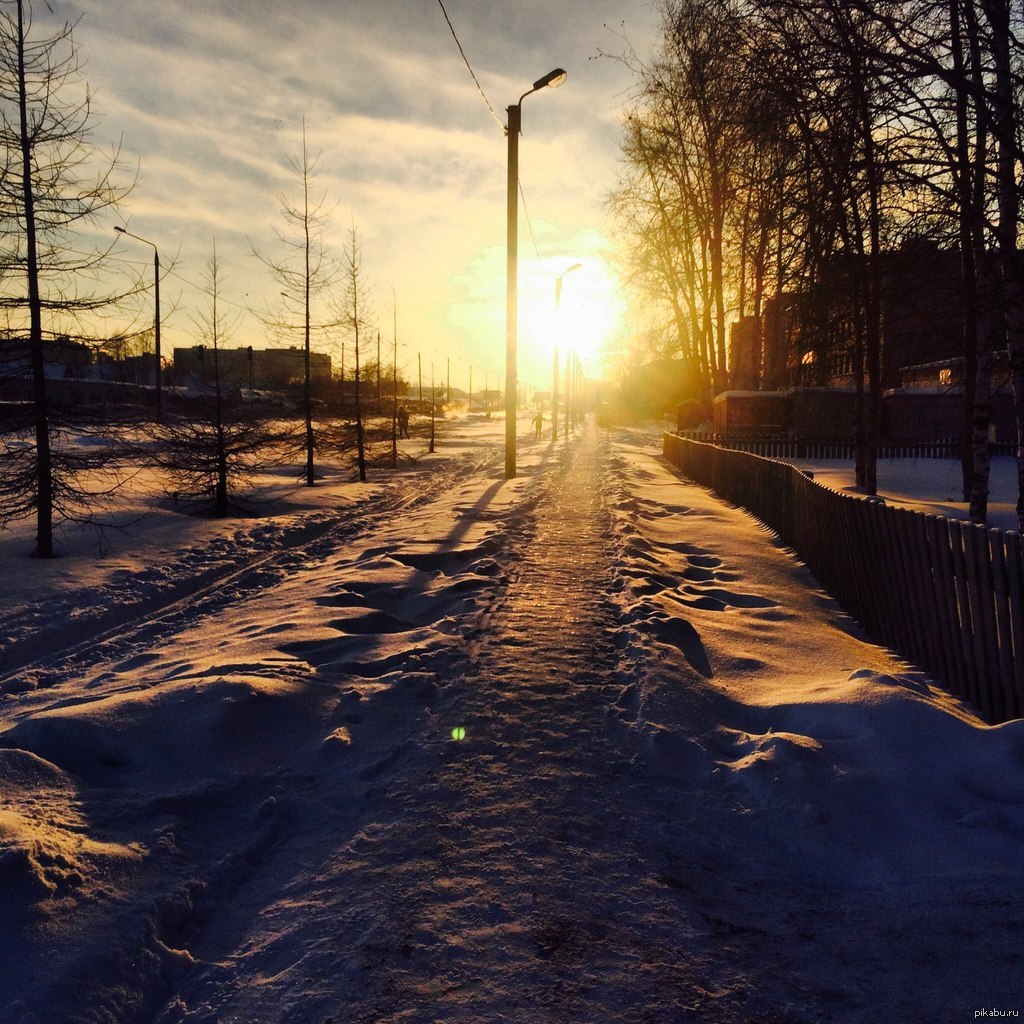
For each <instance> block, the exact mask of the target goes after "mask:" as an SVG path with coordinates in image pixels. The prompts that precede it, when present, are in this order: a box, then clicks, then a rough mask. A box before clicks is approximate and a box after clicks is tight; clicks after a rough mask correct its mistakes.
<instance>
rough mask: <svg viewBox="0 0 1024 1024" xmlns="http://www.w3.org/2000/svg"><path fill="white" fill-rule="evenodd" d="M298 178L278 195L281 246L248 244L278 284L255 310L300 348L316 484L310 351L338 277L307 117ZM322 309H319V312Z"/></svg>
mask: <svg viewBox="0 0 1024 1024" xmlns="http://www.w3.org/2000/svg"><path fill="white" fill-rule="evenodd" d="M288 164H289V167H290V168H291V170H292V173H293V174H294V176H295V179H296V181H297V183H298V192H299V197H298V198H297V199H292V198H290V197H289V196H287V195H284V194H282V195H281V196H280V205H281V214H282V216H283V218H284V222H285V228H284V230H280V229H275V234H276V235H277V240H278V244H279V246H280V250H279V251H278V252H277V253H276V254H275V255H274V256H269V255H267V254H265V253H263V252H261V251H260V250H259V249H258V248H257V247H256V246H255V245H252V244H251V243H250V245H251V248H252V251H253V254H254V255H255V256H256V258H257V259H258V260H259V261H260V262H261V263H262V264H263V265H264V266H265V267H266V268H267V269H268V270H269V271H270V273H271V276H272V277H273V279H274V281H275V282H276V284H277V286H278V298H277V299H276V300H274V301H272V302H271V303H270V306H269V308H268V309H267V310H266V311H264V312H262V313H258V314H257V316H258V317H259V319H260V320H261V322H262V323H263V324H264V326H266V327H267V328H268V329H269V330H270V331H271V332H272V333H273V334H275V335H276V336H278V337H280V338H296V337H298V338H300V339H301V341H302V349H303V367H304V375H303V383H302V412H303V419H304V434H303V447H304V450H305V478H306V486H307V487H312V486H314V484H315V483H316V467H315V461H314V459H315V450H316V433H315V431H314V429H313V378H312V370H311V365H310V362H311V361H310V353H311V351H312V342H313V337H314V335H317V336H319V337H320V338H324V337H326V335H327V334H329V333H330V331H332V330H333V329H334V328H335V327H336V326H337V322H336V320H335V319H334V318H333V317H331V316H329V315H328V314H329V296H330V293H331V290H332V289H333V288H334V287H335V285H336V284H337V280H338V274H339V270H338V265H337V263H336V262H335V261H334V260H332V259H331V258H330V256H329V254H328V252H327V248H326V244H325V241H324V236H325V234H326V231H327V227H328V224H329V220H330V212H331V208H330V207H329V206H328V203H327V193H326V191H320V192H318V193H316V194H313V193H312V189H313V184H314V180H315V178H316V176H317V173H318V165H319V157H318V156H311V155H310V153H309V150H308V148H307V145H306V121H305V119H304V118H303V121H302V151H301V153H300V155H299V156H297V157H289V159H288ZM321 311H322V314H321Z"/></svg>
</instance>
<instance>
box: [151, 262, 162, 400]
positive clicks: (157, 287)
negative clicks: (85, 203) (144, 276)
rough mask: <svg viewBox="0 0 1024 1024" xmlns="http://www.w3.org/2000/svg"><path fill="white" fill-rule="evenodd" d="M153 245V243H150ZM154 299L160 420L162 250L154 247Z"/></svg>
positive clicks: (154, 346) (154, 345)
mask: <svg viewBox="0 0 1024 1024" xmlns="http://www.w3.org/2000/svg"><path fill="white" fill-rule="evenodd" d="M150 244H151V245H153V243H150ZM153 298H154V304H155V306H156V312H155V321H154V324H153V348H154V350H155V355H156V418H157V420H159V419H160V418H161V417H162V416H163V411H164V400H163V395H164V390H163V376H164V374H163V360H162V359H161V358H160V250H159V249H158V248H157V247H156V246H155V245H153Z"/></svg>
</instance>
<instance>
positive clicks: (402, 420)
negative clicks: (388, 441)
mask: <svg viewBox="0 0 1024 1024" xmlns="http://www.w3.org/2000/svg"><path fill="white" fill-rule="evenodd" d="M398 436H399V437H408V436H409V410H408V409H406V407H405V406H404V405H402V406H399V409H398Z"/></svg>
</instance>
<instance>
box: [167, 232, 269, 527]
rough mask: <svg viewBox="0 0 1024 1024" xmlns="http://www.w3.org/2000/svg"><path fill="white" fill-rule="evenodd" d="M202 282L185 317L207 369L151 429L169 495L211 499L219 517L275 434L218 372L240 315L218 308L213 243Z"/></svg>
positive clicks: (262, 461) (265, 461) (264, 462)
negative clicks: (179, 405)
mask: <svg viewBox="0 0 1024 1024" xmlns="http://www.w3.org/2000/svg"><path fill="white" fill-rule="evenodd" d="M205 285H206V305H205V308H204V309H203V310H202V312H201V313H200V314H199V315H198V316H196V317H195V318H193V321H192V322H193V325H194V327H195V331H196V337H197V340H198V341H199V343H200V344H201V345H202V346H203V351H204V360H205V359H208V364H207V365H208V366H209V376H208V377H207V378H206V379H205V380H204V382H203V386H202V392H201V394H200V395H198V396H197V397H196V398H193V399H191V400H190V402H189V405H188V406H187V407H185V408H183V409H181V410H180V411H176V412H174V413H172V414H170V415H168V416H165V417H164V420H163V422H162V423H157V424H154V426H153V428H152V429H153V431H154V432H155V437H156V439H157V442H158V443H157V446H156V448H155V461H156V463H157V465H158V466H159V467H160V468H161V469H162V470H163V471H164V472H165V473H166V474H167V477H168V479H169V483H170V489H171V490H172V491H173V493H174V494H175V496H176V497H177V498H184V499H185V500H188V501H195V502H199V503H203V504H206V503H209V502H211V501H212V506H213V514H214V515H215V516H216V517H218V518H223V517H224V516H227V515H228V514H229V511H230V508H231V505H232V504H233V503H236V502H237V499H238V497H239V496H240V495H242V494H243V493H244V491H245V490H247V489H249V488H250V487H251V485H252V478H253V475H254V474H255V473H256V472H258V471H259V470H260V469H264V468H266V467H267V466H269V465H271V464H273V462H275V461H276V459H277V458H278V457H279V452H280V451H281V446H280V444H279V442H281V441H282V440H283V439H281V438H279V437H278V435H277V433H276V432H275V431H274V430H273V428H272V425H271V423H270V421H269V420H268V417H267V416H266V414H265V413H264V412H263V411H262V410H261V409H260V407H259V406H258V404H256V403H253V402H249V403H245V402H243V401H242V398H241V393H240V389H239V387H238V384H237V382H236V381H234V380H230V379H229V378H228V376H227V375H226V374H225V373H224V372H223V363H222V354H223V350H224V346H225V344H226V343H227V342H229V341H230V340H231V338H232V337H233V336H234V333H235V331H236V329H237V327H238V324H239V321H240V316H241V315H240V314H235V313H226V312H225V308H224V302H223V299H222V294H221V290H222V285H223V275H222V273H221V268H220V260H219V258H218V256H217V247H216V243H215V244H214V248H213V254H212V256H211V257H210V260H209V262H208V263H207V267H206V279H205Z"/></svg>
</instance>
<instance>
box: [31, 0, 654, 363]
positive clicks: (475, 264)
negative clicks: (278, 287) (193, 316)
mask: <svg viewBox="0 0 1024 1024" xmlns="http://www.w3.org/2000/svg"><path fill="white" fill-rule="evenodd" d="M53 6H54V8H55V13H54V15H52V16H51V15H50V13H49V12H48V11H47V10H45V9H44V8H43V7H39V8H38V9H37V12H36V20H37V23H39V24H40V27H44V26H43V25H42V24H41V23H42V22H44V21H45V22H48V23H49V22H55V21H56V19H61V20H62V19H64V18H68V19H70V20H75V19H78V18H80V21H79V23H78V27H77V30H76V39H77V41H78V44H79V48H80V50H81V56H82V58H83V60H84V62H85V64H86V73H87V76H88V78H89V81H90V84H91V86H92V87H93V88H94V90H95V92H96V105H97V109H98V110H99V111H100V113H101V120H100V121H99V123H98V128H97V139H100V138H104V137H107V138H115V139H116V138H117V137H121V138H122V139H123V144H124V150H125V154H126V156H127V157H128V158H129V159H132V160H134V159H137V160H138V162H139V166H140V171H141V174H140V183H139V186H138V187H137V189H136V191H135V193H134V195H133V197H132V199H131V204H130V209H129V210H128V213H130V215H131V219H132V224H133V225H134V228H133V229H134V230H137V231H138V232H139V233H140V234H143V235H144V236H145V237H148V238H153V239H154V240H157V241H159V243H160V245H161V250H162V251H163V250H165V249H166V250H167V251H170V252H173V251H174V250H175V249H176V248H177V247H178V246H180V260H179V270H180V272H181V274H182V276H183V277H186V278H190V279H198V278H199V277H200V276H201V273H202V267H203V265H204V263H205V260H206V258H207V256H208V254H209V251H210V248H211V244H212V239H213V237H215V236H216V238H217V241H218V250H219V253H220V255H221V258H222V261H223V265H224V268H225V272H226V275H227V277H228V280H229V281H230V282H232V283H234V284H236V285H237V287H238V288H239V300H240V301H242V300H243V299H244V297H245V296H246V295H248V296H249V299H248V301H250V302H252V301H253V300H254V299H255V298H256V297H258V296H259V295H260V294H261V293H262V292H263V291H266V290H267V289H268V288H271V287H273V285H272V284H271V283H270V282H268V281H267V280H266V276H265V275H264V274H263V273H262V271H261V270H260V268H259V266H258V264H257V263H256V262H255V261H254V260H253V258H252V255H251V251H250V245H249V241H248V240H249V239H252V240H253V242H255V243H256V244H258V245H259V246H260V247H261V248H263V247H265V246H266V245H269V244H271V242H272V239H273V227H274V226H275V225H279V224H280V214H279V205H280V203H279V198H280V196H281V195H282V194H286V195H294V194H295V191H296V188H297V180H296V178H295V175H294V173H293V172H292V171H291V170H290V169H289V163H288V159H289V157H292V158H294V157H295V156H296V154H297V153H299V151H300V148H301V126H302V122H303V119H305V123H306V131H307V142H308V145H309V147H310V150H311V151H313V152H316V153H319V155H320V163H319V167H320V173H319V176H318V178H317V182H316V183H317V186H318V187H319V188H322V189H323V190H325V191H326V193H327V194H328V196H329V197H330V202H331V203H332V204H336V206H337V210H336V218H335V220H336V230H335V231H334V232H333V236H334V240H335V241H336V243H337V247H338V249H339V250H340V246H341V241H342V236H343V233H344V231H345V229H346V227H347V226H348V224H349V221H350V218H354V220H355V222H356V223H357V225H358V227H359V229H360V232H361V234H362V235H363V238H364V256H365V261H366V270H367V273H368V275H369V276H370V278H371V279H375V280H377V281H378V282H379V287H380V289H381V290H382V291H384V292H387V291H389V289H390V286H391V285H392V284H393V285H394V286H395V288H396V291H397V292H398V293H399V295H400V304H401V306H402V309H403V319H404V320H405V322H406V324H407V325H408V334H409V335H411V336H412V335H414V336H416V337H418V338H419V339H420V341H419V343H420V344H422V345H423V346H425V347H427V348H430V349H432V350H435V349H437V350H440V348H441V347H442V346H444V347H447V348H448V349H451V350H453V351H457V352H458V353H461V352H469V351H473V352H480V351H482V350H484V349H487V351H492V350H493V352H494V353H495V354H496V356H495V360H494V361H495V362H498V363H500V362H501V359H500V354H501V352H502V351H503V345H504V333H503V332H504V326H503V324H504V320H503V318H504V307H503V300H502V298H501V297H502V296H503V289H504V277H503V275H504V263H503V258H501V257H502V256H503V251H504V233H505V209H504V206H505V158H506V141H505V138H504V137H503V133H502V130H501V128H500V127H499V125H498V124H496V123H495V120H494V118H493V117H492V115H491V113H490V112H489V111H488V110H487V107H486V106H485V104H484V101H483V99H482V98H481V96H480V93H479V92H478V91H477V87H476V85H474V83H473V81H472V79H471V78H470V76H469V72H468V71H467V69H466V67H465V64H464V63H463V60H462V57H461V56H460V55H459V52H458V50H457V48H456V46H455V43H454V41H453V40H452V38H451V34H450V32H449V29H448V26H447V24H446V23H445V21H444V17H443V15H442V13H441V10H440V7H439V5H437V4H435V3H431V2H428V0H344V2H339V0H291V2H289V3H288V4H283V3H281V2H280V0H203V2H201V0H162V2H161V3H159V4H140V3H138V2H130V0H54V4H53ZM445 7H446V9H447V11H448V13H449V15H450V17H451V19H452V21H453V23H454V24H455V27H456V30H457V32H458V33H459V38H460V40H461V41H462V44H463V46H464V48H465V50H466V53H467V55H468V56H469V59H470V60H471V62H472V63H473V66H474V69H475V70H476V73H477V76H478V78H479V80H480V82H481V84H482V86H483V89H484V91H485V93H486V94H487V96H488V97H489V99H490V102H491V103H492V104H493V106H494V109H495V111H496V112H497V114H498V117H499V118H500V119H501V120H504V118H505V107H506V106H507V105H508V104H509V103H512V102H515V101H516V100H517V99H518V97H519V95H520V94H521V93H522V92H524V91H525V90H527V89H528V88H529V87H530V83H531V82H532V81H533V80H534V79H535V78H537V77H539V76H540V75H542V74H544V73H545V72H546V71H548V70H549V69H550V68H551V67H554V66H562V67H565V68H566V69H567V70H568V71H569V81H568V83H567V84H566V86H565V87H564V88H563V89H561V90H558V91H557V92H556V93H547V92H546V91H545V92H544V93H543V94H537V95H535V96H531V97H529V98H528V99H527V100H526V101H525V103H524V108H523V126H524V135H523V138H522V140H521V179H522V182H523V188H524V192H525V195H526V200H527V209H528V211H529V215H530V218H531V219H532V221H533V224H534V230H535V233H537V234H538V236H539V237H538V245H539V246H540V247H541V249H542V255H544V256H549V255H550V256H555V257H559V256H561V254H563V253H569V251H570V250H571V248H572V247H573V246H579V245H581V244H583V243H582V242H581V240H582V239H590V241H588V242H587V246H588V247H590V248H588V252H589V251H590V249H591V248H592V249H594V250H595V251H596V249H597V248H600V247H601V245H605V244H606V240H602V241H601V242H600V244H598V243H597V242H595V241H594V238H595V237H597V236H595V235H594V232H595V231H596V232H598V235H600V233H601V232H602V231H604V230H605V228H604V225H605V223H606V217H605V213H604V208H603V199H604V195H605V193H606V192H607V190H608V189H609V188H610V187H611V185H612V184H613V182H614V178H615V171H616V168H615V163H616V159H617V156H618V148H617V145H618V125H617V117H618V108H619V107H620V105H621V103H622V100H623V97H624V95H625V94H626V93H627V92H628V89H629V85H630V76H629V74H628V72H627V71H626V69H625V68H624V67H623V66H622V65H620V64H618V63H616V62H615V61H613V60H610V59H606V58H598V57H597V56H596V55H597V53H598V50H599V49H601V48H606V49H612V50H614V49H616V48H617V47H618V45H619V43H618V42H617V37H616V35H615V31H616V30H617V26H618V25H619V23H620V22H621V21H622V19H623V18H624V17H625V18H626V20H627V27H629V28H633V26H635V28H633V32H634V33H635V36H636V38H638V39H639V40H640V41H641V43H642V42H643V41H644V40H646V39H647V38H649V37H650V36H651V30H652V25H653V20H654V19H653V16H652V14H651V11H650V8H649V4H648V0H625V2H616V0H576V2H572V3H558V4H550V3H547V2H541V0H515V2H512V0H509V2H485V3H481V2H478V0H446V3H445ZM522 225H523V230H524V234H523V239H524V240H523V242H522V243H521V245H522V251H523V252H524V253H526V252H527V251H528V247H530V246H531V245H532V243H531V242H530V241H529V237H528V235H527V234H525V228H526V224H525V217H523V218H522ZM496 254H497V255H496ZM482 296H486V299H482V298H481V297H482ZM196 301H198V300H197V297H196V295H195V294H194V293H193V292H191V291H190V289H189V288H188V286H184V285H183V286H182V297H181V309H180V311H179V313H178V314H176V315H175V317H174V318H172V322H171V323H170V324H169V325H168V331H169V333H170V334H174V333H175V331H178V332H180V333H181V334H182V335H183V336H182V337H181V338H179V339H178V343H184V342H185V341H187V337H185V336H184V335H187V327H188V318H187V313H188V312H189V305H190V303H195V302H196ZM256 330H257V327H256V325H255V324H254V323H253V322H247V323H245V324H243V326H242V329H241V330H240V332H239V342H240V343H243V344H244V343H246V341H247V332H250V333H251V332H254V331H256Z"/></svg>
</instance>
